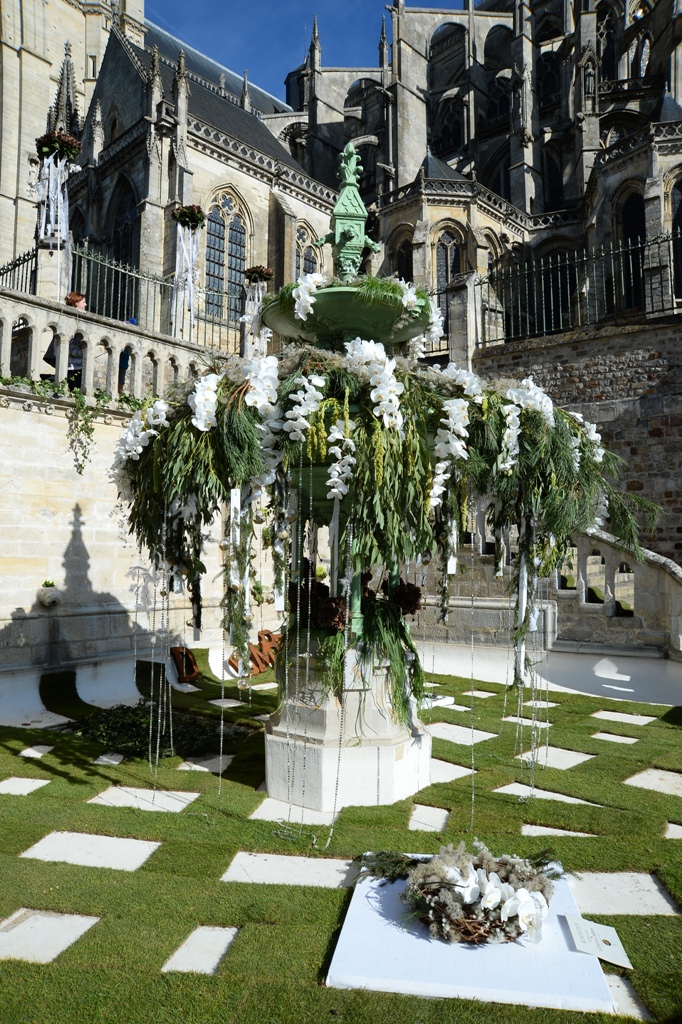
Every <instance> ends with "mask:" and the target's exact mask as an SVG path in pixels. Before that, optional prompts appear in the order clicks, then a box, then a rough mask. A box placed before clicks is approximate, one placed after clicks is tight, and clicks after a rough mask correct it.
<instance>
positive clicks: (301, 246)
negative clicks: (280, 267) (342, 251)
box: [296, 224, 318, 280]
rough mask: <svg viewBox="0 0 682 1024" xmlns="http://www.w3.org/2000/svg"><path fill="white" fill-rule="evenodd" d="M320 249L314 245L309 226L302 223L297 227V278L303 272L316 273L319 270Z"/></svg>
mask: <svg viewBox="0 0 682 1024" xmlns="http://www.w3.org/2000/svg"><path fill="white" fill-rule="evenodd" d="M317 257H318V251H317V249H316V248H315V246H314V245H313V238H312V234H311V232H310V231H309V230H308V228H307V227H306V226H305V225H304V224H301V225H299V227H298V228H297V229H296V279H297V280H298V278H299V277H300V276H301V274H316V273H317V270H318V262H317Z"/></svg>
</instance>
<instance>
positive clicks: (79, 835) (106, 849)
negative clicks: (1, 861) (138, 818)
mask: <svg viewBox="0 0 682 1024" xmlns="http://www.w3.org/2000/svg"><path fill="white" fill-rule="evenodd" d="M159 846H161V843H154V842H152V841H151V840H148V839H119V838H118V837H117V836H99V835H94V834H92V833H86V832H50V833H49V835H46V836H44V837H43V838H42V839H40V840H39V841H38V842H37V843H36V844H35V845H34V846H31V847H30V849H28V850H24V852H23V853H20V854H19V856H20V857H28V858H30V859H31V860H44V861H58V862H60V863H63V864H80V865H81V866H82V867H86V868H114V869H115V870H117V871H137V869H138V868H139V867H140V866H141V865H142V864H144V862H145V861H146V860H147V858H148V857H151V855H152V854H153V853H154V851H155V850H157V849H158V848H159Z"/></svg>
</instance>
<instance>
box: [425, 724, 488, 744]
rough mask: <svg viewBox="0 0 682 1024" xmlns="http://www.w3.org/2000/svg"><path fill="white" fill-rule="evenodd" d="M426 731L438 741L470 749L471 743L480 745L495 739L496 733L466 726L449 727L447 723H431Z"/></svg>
mask: <svg viewBox="0 0 682 1024" xmlns="http://www.w3.org/2000/svg"><path fill="white" fill-rule="evenodd" d="M428 731H429V732H430V733H431V735H432V736H435V737H436V738H437V739H439V740H447V741H448V742H449V743H458V744H459V745H460V746H464V747H470V746H471V744H472V743H482V742H483V740H493V739H496V737H497V733H494V732H484V731H483V730H482V729H470V728H467V726H466V725H450V723H449V722H433V723H432V724H431V725H429V727H428Z"/></svg>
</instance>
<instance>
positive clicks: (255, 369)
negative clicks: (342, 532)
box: [242, 356, 283, 504]
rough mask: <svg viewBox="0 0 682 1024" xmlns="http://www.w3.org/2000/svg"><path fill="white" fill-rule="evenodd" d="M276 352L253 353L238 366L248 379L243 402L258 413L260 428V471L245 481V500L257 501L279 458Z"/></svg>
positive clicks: (279, 426) (279, 417)
mask: <svg viewBox="0 0 682 1024" xmlns="http://www.w3.org/2000/svg"><path fill="white" fill-rule="evenodd" d="M277 369H278V362H277V356H262V357H258V356H255V357H254V358H253V359H250V360H249V361H248V362H247V363H245V364H244V366H243V367H242V371H243V373H244V377H245V378H246V380H248V382H249V390H248V392H247V395H246V398H245V399H244V401H245V403H246V405H250V406H254V407H255V409H256V410H257V411H258V413H259V414H260V417H261V422H260V423H259V424H258V426H257V429H258V430H259V431H260V432H261V434H262V437H261V455H262V457H263V471H262V473H260V474H259V475H258V476H256V477H253V478H252V479H251V480H250V481H249V492H250V495H249V498H248V499H245V501H247V500H248V502H249V503H251V504H253V503H254V502H256V501H259V500H260V498H261V495H262V493H263V488H264V487H269V486H270V485H271V484H272V483H273V482H274V479H275V474H276V471H277V466H278V465H279V463H280V462H281V461H282V453H281V452H280V451H279V449H278V447H277V444H278V437H277V435H278V434H279V433H280V432H281V430H282V427H283V422H282V419H281V416H282V413H281V411H280V410H279V409H278V408H277V384H278V375H277Z"/></svg>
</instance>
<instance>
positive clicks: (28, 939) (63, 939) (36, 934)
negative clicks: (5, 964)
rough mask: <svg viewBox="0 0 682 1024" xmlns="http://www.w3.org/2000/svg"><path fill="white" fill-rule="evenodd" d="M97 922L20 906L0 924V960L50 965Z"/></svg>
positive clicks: (96, 919) (81, 917)
mask: <svg viewBox="0 0 682 1024" xmlns="http://www.w3.org/2000/svg"><path fill="white" fill-rule="evenodd" d="M98 921H99V918H98V917H84V916H82V915H80V914H56V913H54V912H52V911H49V910H29V909H27V908H26V907H22V908H21V909H20V910H17V911H16V913H14V914H12V916H11V917H7V918H5V920H4V921H2V922H1V923H0V960H27V961H28V962H29V963H32V964H49V963H51V962H52V961H53V960H54V959H56V957H58V956H59V954H60V953H63V952H64V950H65V949H68V948H69V946H71V945H72V944H73V943H74V942H75V941H76V940H77V939H80V937H81V935H84V934H85V932H87V931H88V929H89V928H92V926H93V924H97V922H98Z"/></svg>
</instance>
